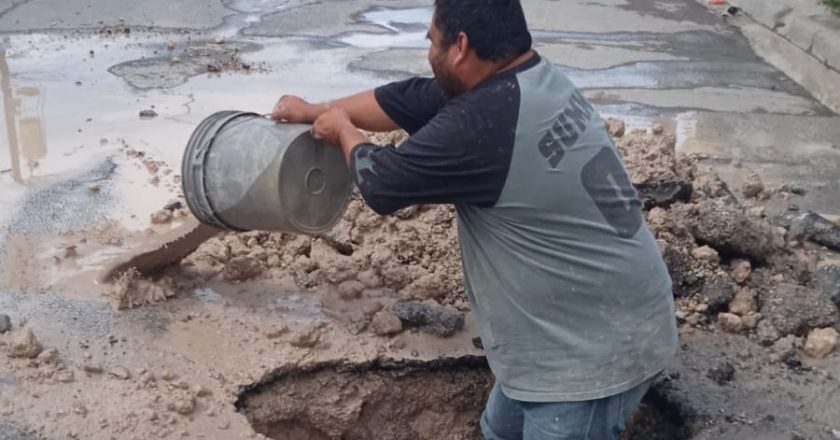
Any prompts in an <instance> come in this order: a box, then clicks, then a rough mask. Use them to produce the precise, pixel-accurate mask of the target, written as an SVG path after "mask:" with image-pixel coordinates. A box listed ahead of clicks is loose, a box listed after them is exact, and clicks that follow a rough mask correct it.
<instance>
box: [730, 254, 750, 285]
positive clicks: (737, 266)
mask: <svg viewBox="0 0 840 440" xmlns="http://www.w3.org/2000/svg"><path fill="white" fill-rule="evenodd" d="M730 267H731V268H732V270H731V272H730V273H729V274H730V276H732V280H734V281H735V282H736V283H738V284H744V283H745V282H747V280H748V279H749V278H750V273H752V264H750V261H749V260H738V259H736V260H732V263H731V264H730Z"/></svg>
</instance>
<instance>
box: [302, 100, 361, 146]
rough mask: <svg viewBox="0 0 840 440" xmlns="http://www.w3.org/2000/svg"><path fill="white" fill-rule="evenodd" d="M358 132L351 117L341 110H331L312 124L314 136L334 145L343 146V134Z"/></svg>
mask: <svg viewBox="0 0 840 440" xmlns="http://www.w3.org/2000/svg"><path fill="white" fill-rule="evenodd" d="M348 129H351V130H356V127H355V126H354V125H353V122H352V121H351V120H350V115H349V114H348V113H347V112H346V111H345V110H342V109H340V108H335V107H334V108H331V109H330V110H328V111H327V112H325V113H324V114H322V115H321V116H319V117H318V119H316V120H315V123H314V124H312V136H313V137H315V139H321V140H323V141H324V142H326V143H328V144H332V145H337V146H341V132H342V131H345V130H348Z"/></svg>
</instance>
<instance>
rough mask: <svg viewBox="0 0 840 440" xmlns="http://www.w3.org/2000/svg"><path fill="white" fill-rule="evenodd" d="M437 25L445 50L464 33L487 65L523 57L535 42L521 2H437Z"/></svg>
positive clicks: (459, 0) (463, 0) (437, 0)
mask: <svg viewBox="0 0 840 440" xmlns="http://www.w3.org/2000/svg"><path fill="white" fill-rule="evenodd" d="M435 25H437V27H438V29H440V31H441V33H442V34H443V46H444V47H449V46H450V45H451V44H452V43H454V42H455V39H456V38H457V37H458V34H459V33H460V32H463V33H465V34H467V37H469V39H470V46H472V47H473V48H474V49H475V51H476V52H477V53H478V57H479V58H481V59H482V60H486V61H493V62H497V61H502V60H505V59H509V58H513V57H516V56H519V55H522V54H523V53H525V52H527V51H528V50H530V49H531V44H532V42H533V41H532V39H531V33H530V32H528V25H527V23H526V22H525V13H524V12H523V11H522V4H521V3H520V2H519V0H435Z"/></svg>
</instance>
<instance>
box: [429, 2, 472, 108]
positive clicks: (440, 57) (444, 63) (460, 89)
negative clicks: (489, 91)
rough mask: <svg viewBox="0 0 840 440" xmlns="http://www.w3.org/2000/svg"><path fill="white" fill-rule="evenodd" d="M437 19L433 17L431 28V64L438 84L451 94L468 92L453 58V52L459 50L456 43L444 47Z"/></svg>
mask: <svg viewBox="0 0 840 440" xmlns="http://www.w3.org/2000/svg"><path fill="white" fill-rule="evenodd" d="M436 21H437V20H436V19H435V18H434V17H433V18H432V26H431V27H430V28H429V34H428V38H429V41H430V42H431V45H430V46H429V64H431V65H432V72H434V74H435V79H437V81H438V84H440V87H441V88H442V89H443V91H444V92H446V93H447V94H448V95H449V96H458V95H460V94H462V93H464V92H466V86H465V85H464V82H463V81H461V79H460V78H459V77H458V75H457V73H456V72H455V69H454V66H453V65H452V63H451V60H452V59H453V58H454V56H453V54H452V53H451V52H453V51H457V50H458V48H457V47H456V45H455V44H451V45H449V47H443V35H442V34H441V32H440V29H438V27H437V24H436Z"/></svg>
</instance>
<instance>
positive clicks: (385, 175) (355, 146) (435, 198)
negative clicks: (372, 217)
mask: <svg viewBox="0 0 840 440" xmlns="http://www.w3.org/2000/svg"><path fill="white" fill-rule="evenodd" d="M486 116H487V115H485V114H483V112H482V111H481V109H476V108H475V107H471V106H462V105H453V106H447V108H445V109H444V110H443V111H441V112H440V113H439V114H438V115H437V116H436V117H435V118H434V119H433V120H431V121H430V122H429V123H428V124H427V125H426V126H424V127H423V128H422V129H420V130H419V131H418V132H417V133H415V134H414V135H412V136H411V137H410V138H409V139H408V140H407V141H406V142H405V143H404V144H402V145H401V146H400V147H399V148H383V147H377V146H375V145H373V144H371V143H370V142H369V141H368V140H367V139H366V138H365V137H364V136H363V135H362V134H361V133H359V131H358V130H356V128H355V127H353V124H352V122H351V121H350V117H349V116H348V115H347V112H345V111H343V110H340V109H333V110H330V111H329V112H327V113H325V114H323V115H322V116H321V117H320V118H318V120H317V121H315V124H314V125H313V127H312V130H313V134H314V135H315V137H317V138H321V139H323V140H324V141H325V142H327V143H330V144H333V145H336V146H340V147H341V149H342V150H343V152H344V155H345V157H346V158H347V160H348V164H349V165H350V171H351V174H352V175H353V180H354V181H355V183H356V185H357V186H358V188H359V191H360V192H361V194H362V197H364V199H365V201H366V202H367V204H368V205H369V206H370V207H371V208H372V209H373V210H374V211H376V212H377V213H379V214H389V213H392V212H394V211H396V210H398V209H400V208H404V207H406V206H409V205H415V204H435V203H452V204H470V205H477V206H492V205H494V204H495V203H496V202H497V201H498V198H499V196H500V194H501V192H502V189H503V188H504V184H505V181H506V179H507V172H508V169H509V167H510V161H511V157H512V154H513V144H514V142H515V135H516V133H515V130H511V127H515V124H516V119H515V118H516V117H518V113H516V112H510V115H508V117H506V118H505V117H502V118H493V119H492V121H493V124H492V125H489V123H488V121H490V120H491V119H489V118H488V117H486Z"/></svg>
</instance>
